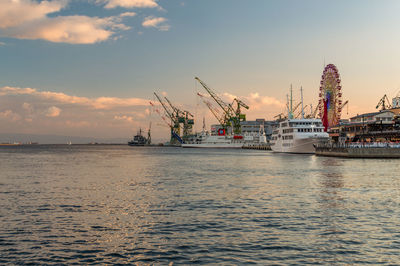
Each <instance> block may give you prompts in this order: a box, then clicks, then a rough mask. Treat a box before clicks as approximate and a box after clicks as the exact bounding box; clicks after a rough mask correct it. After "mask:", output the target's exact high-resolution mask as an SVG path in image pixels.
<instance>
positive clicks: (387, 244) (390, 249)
mask: <svg viewBox="0 0 400 266" xmlns="http://www.w3.org/2000/svg"><path fill="white" fill-rule="evenodd" d="M399 162H400V161H399V160H395V159H394V160H389V159H382V160H379V159H342V158H324V157H316V156H314V155H294V154H292V155H289V154H276V153H272V152H270V151H255V150H229V149H226V150H218V149H182V148H172V147H128V146H127V145H126V146H122V145H119V146H118V145H115V146H111V145H104V146H102V145H70V146H68V145H50V146H46V145H34V146H33V145H32V146H14V147H0V263H1V264H7V263H9V264H28V263H30V264H74V263H77V264H99V263H101V264H114V263H121V264H135V263H137V264H158V265H165V264H171V263H173V264H177V265H179V264H186V265H187V264H194V263H199V264H250V263H256V264H264V265H266V264H283V265H287V264H307V263H309V264H367V263H370V264H380V263H384V264H400V227H399V225H400V190H399V188H400V174H399V166H398V165H399Z"/></svg>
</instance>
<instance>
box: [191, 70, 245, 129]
mask: <svg viewBox="0 0 400 266" xmlns="http://www.w3.org/2000/svg"><path fill="white" fill-rule="evenodd" d="M195 80H197V81H198V82H199V83H200V84H201V85H202V86H203V88H204V89H205V90H206V91H207V92H208V94H210V96H211V98H212V99H213V100H214V101H215V102H216V103H217V105H218V106H219V107H220V108H221V109H222V111H223V116H222V117H218V116H216V115H215V114H214V112H213V111H211V112H212V113H213V115H214V116H215V117H216V118H217V120H218V122H219V123H220V124H221V126H222V128H223V129H225V130H226V129H228V127H230V126H232V127H233V132H234V133H235V134H240V133H241V125H240V122H241V121H246V115H245V114H242V112H241V108H242V107H243V108H245V109H249V106H248V105H247V104H245V103H244V102H242V101H241V100H239V99H237V98H235V99H234V100H233V102H232V103H231V104H227V103H225V102H224V101H223V100H222V99H221V98H220V97H219V96H218V95H217V94H216V93H215V92H214V91H213V90H212V89H211V88H210V87H208V86H207V84H205V83H204V82H203V81H202V80H201V79H199V78H198V77H195ZM206 105H207V106H208V107H209V109H210V110H211V108H210V106H209V105H208V104H207V103H206ZM234 107H236V109H235V108H234Z"/></svg>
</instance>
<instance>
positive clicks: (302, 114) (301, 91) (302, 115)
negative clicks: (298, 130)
mask: <svg viewBox="0 0 400 266" xmlns="http://www.w3.org/2000/svg"><path fill="white" fill-rule="evenodd" d="M300 94H301V119H304V105H303V87H302V86H301V87H300Z"/></svg>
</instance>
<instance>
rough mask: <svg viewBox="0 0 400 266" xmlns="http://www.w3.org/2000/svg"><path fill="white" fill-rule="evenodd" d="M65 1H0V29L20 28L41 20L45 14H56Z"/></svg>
mask: <svg viewBox="0 0 400 266" xmlns="http://www.w3.org/2000/svg"><path fill="white" fill-rule="evenodd" d="M66 5H67V1H56V0H55V1H42V2H37V1H32V0H1V1H0V29H6V28H10V27H16V26H20V25H22V24H24V23H28V22H31V21H34V20H38V19H43V18H45V17H46V16H47V14H51V13H54V12H58V11H60V10H61V9H63V8H64V7H65V6H66Z"/></svg>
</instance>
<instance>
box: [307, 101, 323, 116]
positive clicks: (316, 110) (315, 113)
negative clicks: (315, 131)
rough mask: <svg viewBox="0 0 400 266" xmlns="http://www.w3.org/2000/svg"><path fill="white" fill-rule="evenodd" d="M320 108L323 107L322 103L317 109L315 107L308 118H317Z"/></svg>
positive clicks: (319, 103)
mask: <svg viewBox="0 0 400 266" xmlns="http://www.w3.org/2000/svg"><path fill="white" fill-rule="evenodd" d="M320 106H321V102H318V104H317V107H315V109H314V112H313V111H311V114H310V115H308V116H307V118H317V112H318V111H319V107H320ZM311 109H312V108H311Z"/></svg>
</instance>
